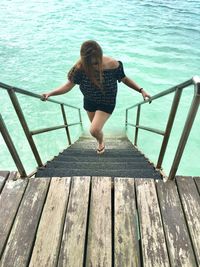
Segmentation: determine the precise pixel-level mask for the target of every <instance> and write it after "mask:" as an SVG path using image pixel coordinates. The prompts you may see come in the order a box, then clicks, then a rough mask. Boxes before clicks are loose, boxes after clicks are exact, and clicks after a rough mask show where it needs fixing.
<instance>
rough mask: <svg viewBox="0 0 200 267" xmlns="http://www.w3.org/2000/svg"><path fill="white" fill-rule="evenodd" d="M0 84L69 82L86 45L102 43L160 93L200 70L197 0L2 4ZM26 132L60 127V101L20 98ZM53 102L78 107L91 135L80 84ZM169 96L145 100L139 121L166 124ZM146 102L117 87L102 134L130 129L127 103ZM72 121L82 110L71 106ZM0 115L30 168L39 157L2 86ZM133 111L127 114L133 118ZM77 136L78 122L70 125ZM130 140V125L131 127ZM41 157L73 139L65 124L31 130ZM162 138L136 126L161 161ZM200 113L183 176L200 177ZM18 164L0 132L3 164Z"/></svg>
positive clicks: (181, 115)
mask: <svg viewBox="0 0 200 267" xmlns="http://www.w3.org/2000/svg"><path fill="white" fill-rule="evenodd" d="M0 9H1V16H0V82H3V83H6V84H9V85H12V86H15V87H19V88H22V89H25V90H29V91H31V92H34V93H38V94H42V93H44V92H48V91H50V90H52V89H54V88H56V87H58V86H60V85H61V84H64V83H65V82H66V75H67V72H68V70H69V69H70V68H71V66H72V65H73V64H74V63H75V62H76V61H77V59H78V58H79V49H80V45H81V44H82V42H84V41H85V40H88V39H93V40H96V41H97V42H99V43H100V45H101V46H102V48H103V51H104V53H105V54H106V55H109V56H111V57H114V58H116V59H117V60H121V61H122V62H123V64H124V69H125V73H126V75H127V76H128V77H130V78H132V79H134V81H135V82H137V83H138V84H139V85H140V86H141V87H144V88H145V90H146V91H147V92H148V93H149V94H151V95H155V94H157V93H159V92H161V91H163V90H166V89H168V88H170V87H172V86H174V85H177V84H179V83H182V82H184V81H186V80H188V79H190V78H192V77H193V76H194V75H200V70H199V69H200V68H199V66H200V64H199V59H200V1H199V0H187V1H180V0H179V1H178V0H173V1H172V0H168V1H163V0H162V1H161V0H143V1H139V0H132V1H128V0H126V1H125V0H124V1H118V0H116V1H111V0H102V1H92V0H87V1H86V0H74V1H67V0H60V1H58V0H51V1H49V0H48V1H47V0H45V1H43V0H41V1H37V0H35V1H33V0H29V1H22V0H18V1H17V0H12V1H8V0H1V7H0ZM193 94H194V88H193V86H191V87H188V88H187V89H186V90H184V92H183V94H182V98H181V101H180V106H179V109H178V113H177V117H176V120H175V124H174V128H173V131H172V135H171V137H170V140H169V145H168V148H167V152H166V155H165V158H164V162H163V169H164V171H165V173H166V174H168V172H169V170H170V166H171V164H172V162H173V159H174V155H175V151H176V148H177V144H178V140H179V138H180V135H181V132H182V129H183V126H184V122H185V118H186V116H187V112H188V109H189V107H190V104H191V101H192V97H193ZM18 98H19V102H20V104H21V106H22V108H23V111H24V115H25V118H26V120H27V122H28V125H29V128H30V130H36V129H41V128H45V127H52V126H56V125H60V124H62V123H63V122H62V115H61V112H60V107H59V106H58V105H55V104H53V103H50V102H49V103H48V102H42V101H40V100H39V99H34V98H31V97H25V96H22V95H19V94H18ZM53 99H55V100H60V101H63V102H65V103H68V104H71V105H75V106H78V107H80V108H81V111H82V119H83V128H84V132H85V133H86V134H87V133H88V129H89V125H90V123H89V120H88V118H87V116H86V114H85V112H84V110H83V109H82V95H81V93H80V91H79V88H78V87H77V86H76V87H75V88H73V90H72V91H71V92H69V93H68V94H64V95H60V96H55V97H53ZM172 99H173V94H171V95H170V96H166V97H163V98H161V99H158V100H155V101H153V102H152V103H151V104H150V105H149V104H146V105H143V106H142V113H141V124H142V125H144V126H149V127H152V128H157V129H160V130H164V129H165V126H166V123H167V118H168V114H169V111H170V107H171V103H172ZM141 100H142V97H141V95H140V94H138V93H137V92H136V91H134V90H132V89H130V88H128V87H126V86H125V85H123V84H121V83H119V89H118V97H117V105H116V109H115V111H114V113H113V115H112V117H111V118H110V119H109V120H108V122H107V124H106V126H105V128H104V132H105V138H106V136H120V135H122V134H125V109H126V108H127V107H129V106H131V105H133V104H136V103H138V102H140V101H141ZM66 111H67V118H68V123H73V122H77V121H78V113H77V112H76V111H74V110H73V109H70V108H66ZM0 112H1V114H2V117H3V119H4V121H5V123H6V125H7V128H8V130H9V132H10V134H11V137H12V139H13V141H14V144H15V146H16V148H17V151H18V152H19V154H20V157H21V159H22V162H23V164H24V165H25V168H26V171H27V172H28V173H30V172H31V171H32V170H34V169H35V168H36V162H35V160H34V157H33V155H32V152H31V150H30V147H29V144H28V142H27V140H26V138H25V135H24V133H23V130H22V128H21V126H20V124H19V121H18V118H17V116H16V114H15V112H14V109H13V107H12V104H11V101H10V99H9V97H8V94H7V92H6V91H4V90H1V89H0ZM135 113H136V110H132V111H131V113H130V116H129V118H130V122H131V123H135ZM70 132H71V135H72V141H75V140H76V139H77V138H78V136H79V135H80V133H81V128H80V126H72V127H70ZM127 133H128V137H129V138H130V139H131V140H133V138H134V128H131V127H129V128H128V132H127ZM34 140H35V142H36V145H37V147H38V150H39V153H40V154H41V158H42V161H43V162H46V161H47V160H49V159H51V158H52V157H53V156H54V155H57V154H58V153H59V151H61V150H63V149H64V148H65V147H66V145H67V138H66V133H65V130H64V129H61V130H58V131H52V132H49V133H43V134H40V135H36V136H34ZM161 143H162V137H161V136H160V135H156V134H154V133H150V132H147V131H143V130H140V131H139V138H138V147H139V149H140V150H141V151H143V152H144V153H145V154H146V156H147V157H148V158H149V159H150V160H151V161H153V162H154V163H156V161H157V159H158V154H159V150H160V145H161ZM199 158H200V110H199V112H198V114H197V117H196V119H195V122H194V125H193V128H192V131H191V134H190V137H189V140H188V142H187V145H186V148H185V152H184V155H183V157H182V161H181V163H180V166H179V169H178V171H177V174H180V175H192V176H195V175H200V164H199ZM3 169H4V170H5V169H8V170H15V169H16V167H15V164H14V162H13V160H12V158H11V156H10V154H9V152H8V149H7V147H6V145H5V143H4V140H3V138H2V136H0V170H3Z"/></svg>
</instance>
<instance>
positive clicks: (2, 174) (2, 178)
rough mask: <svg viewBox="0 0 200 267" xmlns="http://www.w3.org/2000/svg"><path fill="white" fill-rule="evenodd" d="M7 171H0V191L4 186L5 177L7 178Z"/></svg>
mask: <svg viewBox="0 0 200 267" xmlns="http://www.w3.org/2000/svg"><path fill="white" fill-rule="evenodd" d="M9 173H10V172H9V171H0V193H1V191H2V189H3V187H4V184H5V182H6V179H7V178H8V175H9Z"/></svg>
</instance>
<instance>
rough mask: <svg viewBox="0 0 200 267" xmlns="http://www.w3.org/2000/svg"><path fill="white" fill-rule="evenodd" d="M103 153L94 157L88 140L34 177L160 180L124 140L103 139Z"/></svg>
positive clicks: (72, 147)
mask: <svg viewBox="0 0 200 267" xmlns="http://www.w3.org/2000/svg"><path fill="white" fill-rule="evenodd" d="M105 141H106V150H105V153H104V154H102V155H98V154H97V153H96V151H95V150H96V146H97V143H96V141H95V140H94V139H93V138H91V137H87V136H83V137H81V138H80V139H79V140H78V141H77V142H75V143H74V144H72V145H71V146H70V147H68V148H67V149H65V150H64V151H63V152H61V153H59V155H58V156H55V157H54V158H53V159H52V160H51V161H48V162H47V163H46V165H45V166H44V167H40V168H38V171H37V173H36V174H35V177H53V176H57V177H58V176H109V177H133V178H154V179H161V178H162V177H161V175H160V173H159V172H158V171H156V170H155V168H154V166H153V165H152V164H151V163H150V162H149V161H148V159H147V158H145V156H144V155H143V154H142V153H141V152H139V151H138V150H137V149H136V147H134V146H133V144H132V143H131V142H130V141H129V140H128V139H127V137H120V138H106V140H105Z"/></svg>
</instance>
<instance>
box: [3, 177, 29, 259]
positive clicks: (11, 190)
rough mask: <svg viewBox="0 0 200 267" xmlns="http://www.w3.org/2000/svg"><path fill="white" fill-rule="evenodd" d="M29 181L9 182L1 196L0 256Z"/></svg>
mask: <svg viewBox="0 0 200 267" xmlns="http://www.w3.org/2000/svg"><path fill="white" fill-rule="evenodd" d="M26 185H27V180H17V181H13V180H7V182H6V184H5V186H4V188H3V191H2V193H1V195H0V218H1V223H0V237H1V238H0V256H1V255H2V253H3V249H4V246H5V244H6V241H7V239H8V236H9V233H10V230H11V227H12V224H13V221H14V218H15V215H16V213H17V210H18V207H19V205H20V201H21V199H22V196H23V193H24V190H25V188H26Z"/></svg>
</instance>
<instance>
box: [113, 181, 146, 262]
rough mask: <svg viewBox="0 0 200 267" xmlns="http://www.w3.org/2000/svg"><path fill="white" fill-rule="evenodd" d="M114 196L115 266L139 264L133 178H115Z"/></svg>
mask: <svg viewBox="0 0 200 267" xmlns="http://www.w3.org/2000/svg"><path fill="white" fill-rule="evenodd" d="M114 196H115V205H114V211H115V217H114V220H115V225H114V227H115V229H114V230H115V235H114V236H115V238H114V240H115V266H118V267H121V266H127V267H128V266H130V267H138V266H141V265H140V253H139V238H140V237H139V229H138V218H137V211H136V204H135V188H134V179H132V178H115V179H114Z"/></svg>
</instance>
